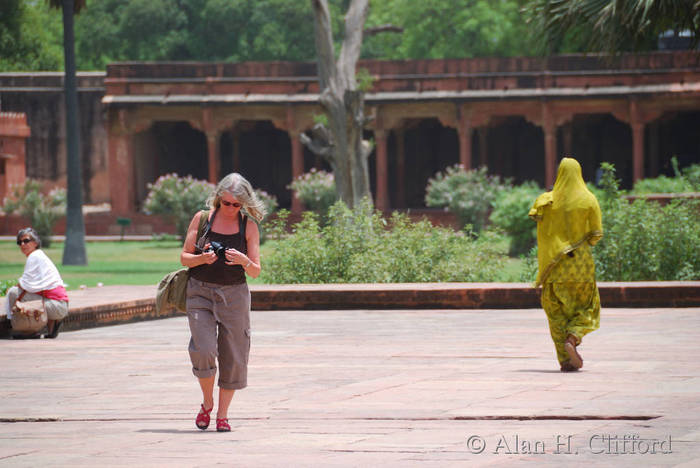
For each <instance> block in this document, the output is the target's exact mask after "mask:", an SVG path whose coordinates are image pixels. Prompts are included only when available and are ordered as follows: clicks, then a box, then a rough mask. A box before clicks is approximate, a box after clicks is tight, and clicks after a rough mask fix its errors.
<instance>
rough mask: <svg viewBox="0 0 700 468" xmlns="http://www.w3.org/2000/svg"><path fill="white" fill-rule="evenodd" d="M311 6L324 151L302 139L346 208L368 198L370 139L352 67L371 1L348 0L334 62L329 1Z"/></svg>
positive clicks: (369, 197)
mask: <svg viewBox="0 0 700 468" xmlns="http://www.w3.org/2000/svg"><path fill="white" fill-rule="evenodd" d="M311 6H312V8H313V10H314V18H315V22H314V26H315V35H316V52H317V58H318V78H319V84H320V88H321V94H320V99H319V102H320V104H321V106H322V107H323V109H324V110H325V111H326V115H327V117H328V127H329V130H330V141H327V142H325V145H326V146H325V150H324V151H322V152H319V151H317V150H315V149H314V147H315V146H316V147H318V145H313V144H311V142H310V140H309V139H308V138H306V139H304V138H302V142H303V143H304V144H306V146H308V147H309V148H310V149H311V150H312V151H314V152H316V153H317V154H321V155H322V156H324V157H325V158H326V159H327V160H328V162H329V163H330V165H331V167H332V168H333V174H334V177H335V184H336V189H337V191H338V196H339V198H340V199H341V200H343V201H344V202H345V204H346V205H348V206H349V207H351V208H352V207H354V206H355V205H357V204H358V203H359V202H360V201H361V200H362V199H363V198H365V197H366V198H368V199H370V200H371V197H372V194H371V192H370V185H369V170H368V164H367V158H368V156H369V153H370V150H369V144H368V143H367V142H364V141H363V140H362V130H363V128H364V124H365V115H364V96H363V93H362V92H361V91H358V90H357V83H356V81H355V66H356V64H357V60H358V59H359V57H360V49H361V47H362V30H363V27H364V23H365V20H366V18H367V13H368V11H369V0H352V3H351V4H350V7H349V8H348V12H347V14H346V16H345V38H344V40H343V45H342V48H341V51H340V56H339V57H338V60H337V62H336V60H335V49H334V46H333V33H332V31H331V19H330V12H329V9H328V2H327V0H311Z"/></svg>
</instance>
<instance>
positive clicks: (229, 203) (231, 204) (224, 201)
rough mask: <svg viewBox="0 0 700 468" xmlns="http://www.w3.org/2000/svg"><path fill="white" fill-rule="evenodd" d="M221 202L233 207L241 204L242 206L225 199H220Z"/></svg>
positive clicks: (238, 206)
mask: <svg viewBox="0 0 700 468" xmlns="http://www.w3.org/2000/svg"><path fill="white" fill-rule="evenodd" d="M221 204H222V205H224V206H232V207H234V208H240V207H241V206H243V205H241V204H240V203H238V202H230V201H226V200H221Z"/></svg>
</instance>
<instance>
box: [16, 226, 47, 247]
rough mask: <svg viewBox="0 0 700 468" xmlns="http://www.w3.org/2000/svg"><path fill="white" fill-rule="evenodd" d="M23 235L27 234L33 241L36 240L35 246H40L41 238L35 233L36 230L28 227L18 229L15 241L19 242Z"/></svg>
mask: <svg viewBox="0 0 700 468" xmlns="http://www.w3.org/2000/svg"><path fill="white" fill-rule="evenodd" d="M24 236H29V238H31V239H32V240H33V241H34V242H36V247H37V248H41V238H40V237H39V234H37V233H36V231H35V230H34V229H32V228H30V227H28V228H24V229H20V230H19V232H18V233H17V241H18V242H19V241H20V240H21V239H22V238H23V237H24Z"/></svg>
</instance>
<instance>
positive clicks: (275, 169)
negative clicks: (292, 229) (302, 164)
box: [221, 120, 292, 208]
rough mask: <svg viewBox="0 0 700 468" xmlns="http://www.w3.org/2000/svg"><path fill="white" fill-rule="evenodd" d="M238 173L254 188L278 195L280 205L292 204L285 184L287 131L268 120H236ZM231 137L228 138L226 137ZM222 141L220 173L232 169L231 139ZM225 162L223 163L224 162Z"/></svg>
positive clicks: (288, 151)
mask: <svg viewBox="0 0 700 468" xmlns="http://www.w3.org/2000/svg"><path fill="white" fill-rule="evenodd" d="M236 134H237V135H238V151H239V154H240V156H239V161H240V162H239V168H238V170H239V172H240V173H241V174H242V175H243V177H245V178H246V179H248V180H249V181H250V183H251V184H252V185H253V187H255V188H259V189H262V190H264V191H266V192H267V193H269V194H274V195H275V196H276V197H277V202H278V203H279V207H280V208H290V207H291V206H292V194H291V191H290V190H288V189H287V185H288V184H289V183H290V182H291V180H292V156H291V155H292V146H291V141H290V138H289V134H288V133H287V132H285V131H283V130H280V129H278V128H277V127H275V125H274V124H273V123H272V121H270V120H242V121H239V122H238V123H237V129H236ZM225 138H230V137H225ZM229 142H230V144H229V143H225V142H224V141H222V149H221V150H222V151H221V153H222V166H221V167H222V175H225V174H228V173H229V172H232V171H233V170H234V168H233V166H232V165H231V161H232V158H230V157H228V155H230V154H231V151H232V146H231V145H232V144H233V142H232V140H229ZM224 163H225V164H224Z"/></svg>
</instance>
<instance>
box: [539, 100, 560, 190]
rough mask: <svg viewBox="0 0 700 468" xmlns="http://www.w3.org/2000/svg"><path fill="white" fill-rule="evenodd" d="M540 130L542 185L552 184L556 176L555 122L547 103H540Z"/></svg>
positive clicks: (549, 185)
mask: <svg viewBox="0 0 700 468" xmlns="http://www.w3.org/2000/svg"><path fill="white" fill-rule="evenodd" d="M542 131H543V132H544V185H545V187H546V188H551V187H553V186H554V181H555V180H556V177H557V124H556V122H555V120H554V116H553V115H552V112H551V110H550V108H549V105H548V104H547V103H543V104H542Z"/></svg>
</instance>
